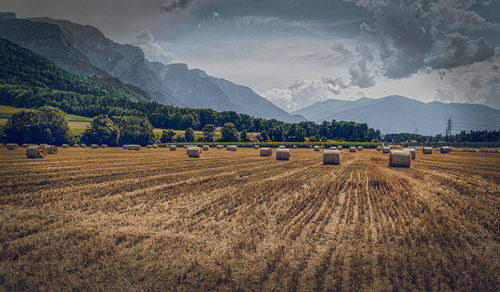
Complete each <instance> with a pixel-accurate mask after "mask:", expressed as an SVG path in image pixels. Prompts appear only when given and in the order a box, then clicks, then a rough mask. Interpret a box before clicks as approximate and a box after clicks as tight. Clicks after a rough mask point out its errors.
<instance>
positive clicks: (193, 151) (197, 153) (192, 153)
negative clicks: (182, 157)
mask: <svg viewBox="0 0 500 292" xmlns="http://www.w3.org/2000/svg"><path fill="white" fill-rule="evenodd" d="M186 152H187V155H188V156H189V157H192V158H200V157H201V149H200V147H188V148H187V150H186Z"/></svg>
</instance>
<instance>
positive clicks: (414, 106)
mask: <svg viewBox="0 0 500 292" xmlns="http://www.w3.org/2000/svg"><path fill="white" fill-rule="evenodd" d="M293 113H297V114H302V115H303V116H305V117H306V118H309V119H311V120H313V121H315V122H317V123H321V122H322V121H324V120H326V121H330V120H333V119H335V120H346V121H354V122H359V123H367V124H368V126H369V127H371V128H375V129H379V130H380V131H381V132H382V133H403V132H405V133H414V132H415V129H416V130H417V133H419V134H426V135H436V134H440V133H442V132H443V131H444V126H443V125H444V124H445V122H446V120H447V119H448V118H450V117H451V118H452V120H453V121H456V122H458V123H459V124H461V125H465V126H464V127H465V128H459V127H458V124H457V127H456V128H455V131H460V130H470V129H472V128H474V127H473V126H467V125H477V127H476V129H481V126H482V127H483V128H484V127H489V128H490V129H491V127H492V126H493V127H496V126H498V125H500V111H499V110H496V109H493V108H490V107H488V106H485V105H479V104H458V103H442V102H439V101H433V102H429V103H424V102H421V101H418V100H415V99H411V98H408V97H405V96H401V95H390V96H385V97H381V98H377V99H372V98H366V97H363V98H360V99H357V100H354V101H345V100H344V101H338V100H336V99H332V100H328V101H323V102H319V103H316V104H313V105H311V106H308V107H306V108H303V109H301V110H298V111H295V112H293Z"/></svg>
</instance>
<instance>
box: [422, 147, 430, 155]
mask: <svg viewBox="0 0 500 292" xmlns="http://www.w3.org/2000/svg"><path fill="white" fill-rule="evenodd" d="M422 154H432V147H424V148H422Z"/></svg>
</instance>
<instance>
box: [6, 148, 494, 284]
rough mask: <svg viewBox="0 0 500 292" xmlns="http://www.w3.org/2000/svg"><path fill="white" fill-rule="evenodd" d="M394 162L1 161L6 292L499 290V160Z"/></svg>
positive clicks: (102, 153)
mask: <svg viewBox="0 0 500 292" xmlns="http://www.w3.org/2000/svg"><path fill="white" fill-rule="evenodd" d="M275 152H276V149H274V153H275ZM387 159H388V155H387V154H382V153H380V152H377V151H375V150H368V149H365V150H363V151H362V152H357V153H349V152H348V150H343V151H342V153H341V165H337V166H336V165H322V153H321V152H314V151H313V150H311V149H293V150H292V160H291V161H276V160H275V158H274V156H273V157H270V158H269V157H260V156H259V155H258V150H254V149H238V151H237V152H230V151H226V150H216V149H213V148H211V149H210V151H208V152H204V153H203V157H202V158H200V159H189V158H188V157H187V156H186V153H185V150H184V149H178V150H177V151H175V152H170V151H169V150H168V149H142V150H140V151H134V152H132V151H127V150H123V149H120V148H115V149H112V148H108V149H97V150H94V149H88V148H87V149H60V150H59V153H58V154H57V155H50V156H48V157H47V158H45V159H42V160H28V159H26V158H25V152H24V149H18V150H15V151H7V150H6V149H5V148H3V149H0V290H3V289H6V290H22V289H28V290H71V289H76V290H96V289H100V290H120V291H122V290H178V291H192V290H213V289H216V290H236V289H242V290H266V291H269V290H276V291H283V290H355V291H359V290H477V291H498V290H499V289H500V284H499V281H500V280H499V278H500V272H499V271H500V242H499V240H500V238H499V235H500V154H495V153H454V152H452V153H450V154H439V153H436V151H435V153H434V154H432V155H425V156H424V155H422V154H421V152H420V151H418V152H417V159H416V160H415V161H412V165H411V168H410V169H401V168H388V167H387Z"/></svg>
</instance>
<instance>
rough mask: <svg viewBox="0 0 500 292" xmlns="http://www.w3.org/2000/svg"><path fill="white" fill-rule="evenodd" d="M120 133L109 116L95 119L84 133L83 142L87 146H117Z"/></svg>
mask: <svg viewBox="0 0 500 292" xmlns="http://www.w3.org/2000/svg"><path fill="white" fill-rule="evenodd" d="M119 137H120V131H119V130H118V127H117V126H116V125H115V123H113V121H112V120H111V119H110V118H108V116H107V115H100V116H98V117H95V118H94V119H93V120H92V122H91V123H90V127H88V128H87V129H86V130H85V132H84V133H83V136H82V140H83V141H84V142H85V143H87V144H107V145H109V146H117V145H118V141H119Z"/></svg>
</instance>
